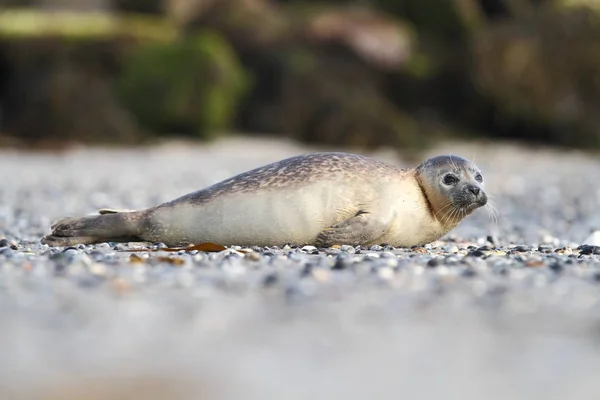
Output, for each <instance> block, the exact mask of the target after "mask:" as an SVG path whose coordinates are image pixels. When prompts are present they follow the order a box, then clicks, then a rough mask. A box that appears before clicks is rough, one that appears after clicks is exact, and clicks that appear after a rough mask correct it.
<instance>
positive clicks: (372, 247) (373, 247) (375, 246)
mask: <svg viewBox="0 0 600 400" xmlns="http://www.w3.org/2000/svg"><path fill="white" fill-rule="evenodd" d="M369 250H370V251H382V250H383V247H381V246H378V245H373V246H371V247H370V248H369Z"/></svg>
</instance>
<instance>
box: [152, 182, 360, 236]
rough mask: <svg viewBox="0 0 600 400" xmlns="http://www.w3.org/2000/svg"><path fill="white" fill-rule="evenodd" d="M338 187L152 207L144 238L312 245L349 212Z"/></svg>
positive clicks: (232, 195) (349, 197) (318, 186)
mask: <svg viewBox="0 0 600 400" xmlns="http://www.w3.org/2000/svg"><path fill="white" fill-rule="evenodd" d="M341 192H343V190H341V189H340V186H338V185H333V184H327V185H326V184H311V185H306V186H302V187H298V188H294V189H290V188H286V189H285V190H270V191H264V192H260V193H252V192H250V193H248V192H246V193H229V194H228V195H227V196H218V197H216V198H214V199H212V200H211V201H209V202H206V203H204V204H202V205H198V204H181V203H179V204H177V206H165V207H157V208H156V209H154V210H153V212H152V213H151V215H150V216H149V218H150V219H151V221H149V222H150V223H149V224H148V225H149V226H153V227H154V229H153V232H149V235H148V236H153V237H156V238H159V237H160V238H161V239H162V240H163V241H165V242H166V243H168V244H174V243H178V244H179V243H202V242H215V243H219V244H223V245H257V246H268V245H283V244H286V243H296V244H303V243H307V244H308V243H313V242H314V240H315V238H316V236H317V235H318V234H319V232H320V231H321V230H323V229H324V228H326V227H328V226H331V225H333V224H334V223H336V222H338V220H339V218H340V212H339V210H344V209H350V208H352V204H351V203H352V198H353V197H354V196H353V195H352V193H341Z"/></svg>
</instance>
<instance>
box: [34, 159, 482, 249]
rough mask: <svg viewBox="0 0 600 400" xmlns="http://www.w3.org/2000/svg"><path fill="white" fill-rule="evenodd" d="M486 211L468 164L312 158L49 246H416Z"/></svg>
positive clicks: (70, 223) (63, 233)
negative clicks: (144, 243) (406, 165)
mask: <svg viewBox="0 0 600 400" xmlns="http://www.w3.org/2000/svg"><path fill="white" fill-rule="evenodd" d="M486 203H487V195H486V193H485V191H484V189H483V177H482V174H481V171H480V170H479V168H478V167H477V166H476V165H475V164H474V163H472V162H470V161H468V160H466V159H464V158H462V157H459V156H455V155H447V156H446V155H444V156H437V157H433V158H430V159H428V160H426V161H424V162H423V163H421V164H420V165H418V166H417V167H415V168H404V169H403V168H399V167H397V166H394V165H392V164H388V163H385V162H382V161H380V160H377V159H375V158H371V157H367V156H363V155H358V154H352V153H340V152H321V153H309V154H304V155H299V156H295V157H291V158H287V159H284V160H281V161H277V162H274V163H271V164H268V165H265V166H263V167H260V168H256V169H253V170H250V171H248V172H244V173H241V174H239V175H236V176H234V177H232V178H229V179H226V180H224V181H222V182H219V183H216V184H214V185H212V186H209V187H207V188H205V189H202V190H199V191H196V192H193V193H189V194H187V195H184V196H182V197H179V198H177V199H175V200H172V201H170V202H167V203H163V204H160V205H157V206H155V207H151V208H148V209H145V210H138V211H118V210H109V209H104V210H100V212H99V214H98V215H91V216H86V217H82V218H63V219H61V220H59V221H57V222H56V223H54V224H53V225H52V227H51V229H52V233H51V234H50V235H47V236H45V237H43V238H42V243H46V244H48V245H51V246H70V245H74V244H92V243H98V242H129V241H147V242H162V243H165V244H167V245H170V246H176V245H177V246H182V245H188V244H200V243H205V242H214V243H218V244H221V245H224V246H230V245H240V246H283V245H285V244H291V245H307V244H309V245H315V246H318V247H321V248H322V247H330V246H332V245H343V244H349V245H354V246H356V245H372V244H382V243H387V244H389V245H392V246H396V247H411V246H414V245H423V244H426V243H429V242H432V241H434V240H437V239H439V238H441V237H442V236H443V235H445V234H446V233H448V232H449V231H450V230H452V229H453V228H454V227H456V226H457V225H458V224H459V223H460V222H461V221H462V220H463V219H464V218H465V217H466V216H468V215H470V214H471V213H472V212H473V211H475V210H476V209H478V208H479V207H482V206H484V205H485V204H486Z"/></svg>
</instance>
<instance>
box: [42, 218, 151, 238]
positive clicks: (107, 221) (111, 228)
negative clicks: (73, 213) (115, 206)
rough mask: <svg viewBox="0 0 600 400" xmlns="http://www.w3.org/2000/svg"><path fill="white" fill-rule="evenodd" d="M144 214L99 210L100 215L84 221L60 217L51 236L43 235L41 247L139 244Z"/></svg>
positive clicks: (53, 227)
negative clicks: (118, 243) (103, 243)
mask: <svg viewBox="0 0 600 400" xmlns="http://www.w3.org/2000/svg"><path fill="white" fill-rule="evenodd" d="M143 216H144V213H143V211H132V212H118V211H113V210H101V213H100V215H91V216H87V217H83V218H62V219H60V220H58V221H56V222H55V223H54V224H52V226H51V227H50V229H52V233H51V234H50V235H47V236H44V237H43V238H42V240H41V242H42V243H43V244H48V245H50V246H72V245H76V244H92V243H102V242H135V241H141V240H142V239H141V238H140V237H139V233H140V221H141V220H142V218H143Z"/></svg>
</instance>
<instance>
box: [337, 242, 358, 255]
mask: <svg viewBox="0 0 600 400" xmlns="http://www.w3.org/2000/svg"><path fill="white" fill-rule="evenodd" d="M340 250H341V251H344V252H346V253H350V254H354V253H355V252H356V249H355V248H354V247H352V246H349V245H347V244H345V245H343V246H342V247H340Z"/></svg>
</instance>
